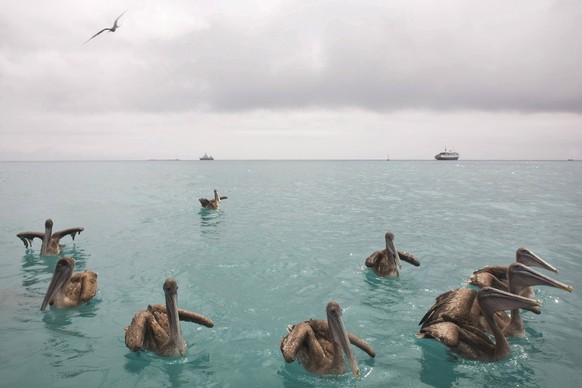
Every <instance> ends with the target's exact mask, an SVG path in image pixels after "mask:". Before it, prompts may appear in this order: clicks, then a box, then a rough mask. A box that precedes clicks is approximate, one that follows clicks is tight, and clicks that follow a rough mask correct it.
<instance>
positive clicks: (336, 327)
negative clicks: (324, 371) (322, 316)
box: [325, 301, 360, 378]
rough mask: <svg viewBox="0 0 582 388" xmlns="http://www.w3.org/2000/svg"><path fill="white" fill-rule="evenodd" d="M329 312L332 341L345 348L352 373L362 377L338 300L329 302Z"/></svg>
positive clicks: (327, 311)
mask: <svg viewBox="0 0 582 388" xmlns="http://www.w3.org/2000/svg"><path fill="white" fill-rule="evenodd" d="M325 311H326V313H327V322H328V325H329V336H330V339H331V341H332V342H334V343H335V344H337V345H339V348H340V349H341V350H343V352H344V353H345V354H346V357H347V358H348V363H349V364H350V368H351V369H352V373H353V374H354V376H356V377H357V378H359V377H360V368H358V362H357V361H356V356H355V355H354V351H353V350H352V347H351V345H350V340H349V338H348V332H347V330H346V328H345V326H344V321H343V318H342V309H341V307H340V305H339V304H338V303H337V302H333V301H332V302H329V303H328V304H327V307H326V309H325Z"/></svg>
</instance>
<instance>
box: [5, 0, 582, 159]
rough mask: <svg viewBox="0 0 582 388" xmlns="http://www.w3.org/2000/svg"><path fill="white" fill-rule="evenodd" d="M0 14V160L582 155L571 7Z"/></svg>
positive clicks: (173, 7)
mask: <svg viewBox="0 0 582 388" xmlns="http://www.w3.org/2000/svg"><path fill="white" fill-rule="evenodd" d="M0 7H1V9H2V12H1V13H0V160H109V159H116V160H117V159H123V160H125V159H131V160H133V159H150V158H160V159H163V158H180V159H197V158H198V157H199V156H201V155H202V154H203V153H205V152H208V153H209V154H212V155H213V156H214V157H215V158H216V159H384V158H386V156H387V155H390V158H391V159H431V158H433V156H434V155H435V154H436V153H438V152H440V151H442V150H444V148H445V147H448V148H454V149H455V150H456V151H458V152H460V154H461V158H462V159H561V160H565V159H567V158H571V157H574V158H576V159H582V70H581V69H582V1H579V0H556V1H550V0H547V1H544V0H511V1H507V0H486V1H485V0H484V1H470V0H438V1H435V0H416V1H415V0H378V1H375V0H371V1H367V0H359V1H318V0H281V1H277V0H256V1H252V0H173V1H171V0H135V1H125V0H111V1H110V0H90V1H88V0H86V1H78V0H62V1H46V0H27V1H13V0H0ZM124 11H126V12H125V14H124V15H123V16H122V17H121V18H120V19H119V24H120V27H119V29H118V30H117V31H116V32H114V33H110V32H107V31H106V32H104V33H102V34H100V35H99V36H97V37H95V38H94V39H92V40H90V41H89V42H87V43H86V44H84V42H85V41H86V40H87V39H89V38H90V37H91V36H92V35H93V34H95V33H96V32H98V31H99V30H101V29H102V28H105V27H111V26H112V25H113V21H114V20H115V19H116V18H117V17H118V16H119V15H120V14H121V13H122V12H124Z"/></svg>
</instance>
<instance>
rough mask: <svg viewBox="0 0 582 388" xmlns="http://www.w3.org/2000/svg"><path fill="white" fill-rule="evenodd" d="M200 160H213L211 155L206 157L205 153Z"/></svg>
mask: <svg viewBox="0 0 582 388" xmlns="http://www.w3.org/2000/svg"><path fill="white" fill-rule="evenodd" d="M200 160H214V158H213V157H212V155H208V154H207V153H206V152H205V153H204V155H202V156H201V157H200Z"/></svg>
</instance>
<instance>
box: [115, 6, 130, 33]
mask: <svg viewBox="0 0 582 388" xmlns="http://www.w3.org/2000/svg"><path fill="white" fill-rule="evenodd" d="M126 12H127V10H125V11H123V12H122V14H121V15H119V16H118V17H117V19H115V22H114V23H113V29H114V30H115V29H116V28H117V27H119V25H118V24H117V21H118V20H119V19H121V17H122V16H123V14H124V13H126Z"/></svg>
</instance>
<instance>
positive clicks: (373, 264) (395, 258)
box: [366, 232, 420, 278]
mask: <svg viewBox="0 0 582 388" xmlns="http://www.w3.org/2000/svg"><path fill="white" fill-rule="evenodd" d="M385 238H386V249H382V250H379V251H376V252H374V253H372V254H371V255H370V256H368V258H367V259H366V267H370V268H372V271H374V273H375V274H376V275H378V276H384V277H391V278H396V277H398V276H399V272H398V269H399V268H402V263H401V262H400V259H402V260H404V261H406V262H408V263H410V264H412V265H414V266H416V267H418V266H419V265H420V262H419V261H418V260H417V259H416V257H414V256H413V255H411V254H410V253H407V252H400V251H397V250H396V247H395V246H394V234H392V233H391V232H386V235H385Z"/></svg>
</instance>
